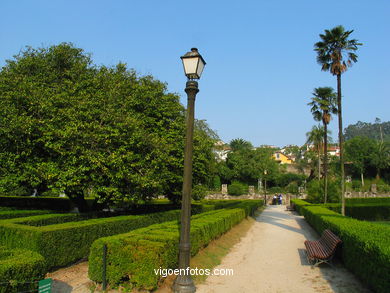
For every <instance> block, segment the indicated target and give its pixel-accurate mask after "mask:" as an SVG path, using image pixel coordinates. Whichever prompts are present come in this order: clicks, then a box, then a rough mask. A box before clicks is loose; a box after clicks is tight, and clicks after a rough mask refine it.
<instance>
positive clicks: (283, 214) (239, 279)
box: [196, 206, 370, 293]
mask: <svg viewBox="0 0 390 293" xmlns="http://www.w3.org/2000/svg"><path fill="white" fill-rule="evenodd" d="M318 237H319V236H318V235H317V233H316V232H315V231H314V230H313V229H312V228H311V227H310V226H309V225H308V224H307V223H306V221H305V220H304V218H303V217H301V216H298V215H296V214H295V213H291V212H287V211H285V206H268V207H267V208H266V209H265V210H264V211H263V212H262V213H261V214H260V215H259V216H258V217H257V219H256V223H255V224H254V225H253V226H252V227H251V229H250V230H249V231H248V233H247V235H246V236H245V237H244V238H243V239H242V240H241V241H240V243H238V244H237V245H236V246H235V247H233V249H232V251H231V252H230V253H229V254H228V255H227V256H226V257H225V258H224V259H223V261H222V263H221V265H220V266H218V267H217V268H218V269H233V270H234V275H233V276H210V277H208V279H207V280H206V282H205V283H203V284H201V285H198V286H197V291H196V292H197V293H230V292H232V293H233V292H234V293H236V292H243V293H246V292H248V293H257V292H258V293H261V292H267V293H282V292H283V293H284V292H289V293H294V292H297V293H309V292H313V293H318V292H319V293H328V292H337V293H351V292H354V293H368V292H370V291H369V290H367V289H365V288H364V287H363V285H362V284H361V283H360V282H359V281H358V280H357V279H356V278H355V277H354V276H353V275H352V274H351V273H349V271H347V270H346V269H345V268H344V267H343V266H342V265H341V264H340V263H339V262H337V260H335V262H334V264H335V266H334V267H333V268H332V267H330V266H329V265H326V264H323V265H320V266H319V267H315V268H312V267H311V265H309V263H308V262H307V259H306V254H305V246H304V244H303V242H304V240H306V239H309V240H315V239H318Z"/></svg>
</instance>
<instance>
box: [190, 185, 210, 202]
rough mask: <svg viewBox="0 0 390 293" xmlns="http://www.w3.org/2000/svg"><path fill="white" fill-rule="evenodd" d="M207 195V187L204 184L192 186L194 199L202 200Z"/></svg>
mask: <svg viewBox="0 0 390 293" xmlns="http://www.w3.org/2000/svg"><path fill="white" fill-rule="evenodd" d="M206 195H207V188H206V187H205V186H203V185H200V184H198V185H195V186H194V187H193V188H192V198H193V199H194V200H202V199H204V198H205V196H206Z"/></svg>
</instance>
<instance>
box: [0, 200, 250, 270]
mask: <svg viewBox="0 0 390 293" xmlns="http://www.w3.org/2000/svg"><path fill="white" fill-rule="evenodd" d="M240 203H242V201H239V202H238V204H240ZM215 208H220V207H216V206H215V205H212V204H192V211H191V212H192V214H197V213H202V212H205V211H211V210H214V209H215ZM179 217H180V210H172V211H166V212H161V213H151V214H146V215H124V216H116V217H109V218H96V215H95V214H80V215H79V214H48V215H40V216H32V217H25V218H18V219H9V220H3V221H0V245H5V246H8V247H15V248H26V249H30V250H33V251H36V252H38V253H40V254H41V255H43V256H44V257H45V259H46V260H47V262H48V264H49V265H50V267H56V266H63V265H66V264H69V263H71V262H74V261H76V260H79V259H81V258H84V257H87V256H88V253H89V248H90V246H91V244H92V243H93V241H95V240H96V239H98V238H100V237H105V236H110V235H115V234H120V233H125V232H129V231H131V230H134V229H139V228H142V227H146V226H149V225H152V224H156V223H161V222H165V221H172V220H175V219H178V218H179Z"/></svg>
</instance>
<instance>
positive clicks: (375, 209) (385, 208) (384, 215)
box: [325, 202, 390, 221]
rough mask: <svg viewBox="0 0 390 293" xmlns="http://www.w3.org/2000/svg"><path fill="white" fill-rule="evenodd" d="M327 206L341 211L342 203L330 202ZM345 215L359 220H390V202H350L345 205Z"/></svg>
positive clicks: (338, 211)
mask: <svg viewBox="0 0 390 293" xmlns="http://www.w3.org/2000/svg"><path fill="white" fill-rule="evenodd" d="M325 207H327V208H328V209H330V210H332V211H335V212H337V213H341V204H328V205H326V206H325ZM345 215H346V216H348V217H351V218H354V219H358V220H366V221H385V220H390V204H378V203H368V204H352V205H351V204H349V203H348V202H347V203H346V205H345Z"/></svg>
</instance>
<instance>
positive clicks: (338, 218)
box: [293, 200, 390, 293]
mask: <svg viewBox="0 0 390 293" xmlns="http://www.w3.org/2000/svg"><path fill="white" fill-rule="evenodd" d="M293 202H294V204H295V205H296V207H298V208H297V210H298V211H299V212H300V214H302V215H303V216H304V217H305V219H306V220H307V222H308V223H309V224H310V225H312V226H313V227H314V229H315V230H316V231H317V232H318V233H319V234H321V233H322V231H323V230H325V229H330V230H332V231H333V232H334V233H335V234H337V235H338V236H339V237H340V238H341V240H342V241H343V246H342V251H341V258H342V260H343V262H344V264H345V266H346V267H347V268H348V269H349V270H350V271H352V272H353V273H354V274H355V275H356V276H358V277H359V278H360V279H361V280H362V281H363V282H364V283H366V284H367V285H368V286H370V287H371V288H372V289H374V290H375V292H379V293H387V292H389V291H390V278H389V276H390V226H387V225H378V224H375V223H370V222H366V221H359V220H356V219H352V218H349V217H344V216H342V215H340V214H338V213H335V212H333V211H330V210H329V209H327V208H325V207H322V206H316V205H310V204H308V203H306V202H303V203H302V201H299V200H293Z"/></svg>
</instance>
